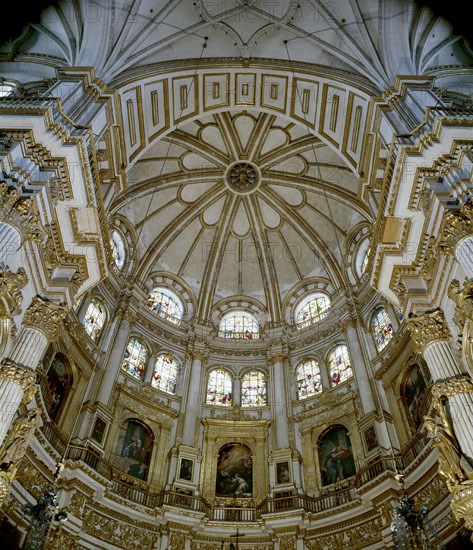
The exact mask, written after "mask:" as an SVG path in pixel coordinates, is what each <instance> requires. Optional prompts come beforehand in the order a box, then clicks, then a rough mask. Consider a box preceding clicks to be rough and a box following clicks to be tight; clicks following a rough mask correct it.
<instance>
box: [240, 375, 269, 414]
mask: <svg viewBox="0 0 473 550" xmlns="http://www.w3.org/2000/svg"><path fill="white" fill-rule="evenodd" d="M267 402H268V398H267V394H266V376H265V375H264V374H263V373H262V372H260V371H257V370H254V371H251V372H247V373H246V374H245V375H244V376H243V380H242V381H241V406H242V407H258V406H260V405H266V403H267Z"/></svg>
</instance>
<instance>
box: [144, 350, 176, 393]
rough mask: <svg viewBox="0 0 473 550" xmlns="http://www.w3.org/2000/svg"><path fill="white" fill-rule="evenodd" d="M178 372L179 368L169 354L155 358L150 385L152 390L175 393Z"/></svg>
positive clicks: (162, 354)
mask: <svg viewBox="0 0 473 550" xmlns="http://www.w3.org/2000/svg"><path fill="white" fill-rule="evenodd" d="M178 372H179V367H178V365H177V362H176V360H175V359H174V357H173V356H172V355H170V354H166V353H161V354H160V355H158V357H157V358H156V364H155V367H154V373H153V379H152V380H151V385H152V386H153V388H157V389H158V390H161V391H164V392H166V393H176V385H177V375H178Z"/></svg>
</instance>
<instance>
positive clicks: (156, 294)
mask: <svg viewBox="0 0 473 550" xmlns="http://www.w3.org/2000/svg"><path fill="white" fill-rule="evenodd" d="M146 305H147V307H148V308H149V309H150V310H151V311H152V312H153V313H156V315H159V316H160V317H162V318H163V319H166V320H168V321H170V322H171V323H175V324H178V323H179V321H180V320H181V319H182V314H183V307H182V304H181V302H180V300H179V298H178V297H177V296H176V295H175V294H174V293H173V292H171V291H170V290H169V289H167V288H161V287H157V288H154V289H153V290H152V291H151V292H150V293H149V294H148V298H147V300H146Z"/></svg>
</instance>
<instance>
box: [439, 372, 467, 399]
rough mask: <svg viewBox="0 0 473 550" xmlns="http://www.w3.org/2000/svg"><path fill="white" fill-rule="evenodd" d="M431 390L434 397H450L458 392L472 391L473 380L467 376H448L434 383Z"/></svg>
mask: <svg viewBox="0 0 473 550" xmlns="http://www.w3.org/2000/svg"><path fill="white" fill-rule="evenodd" d="M431 392H432V397H433V398H434V399H441V398H442V397H447V398H450V397H452V396H454V395H458V394H459V393H473V382H472V381H471V380H470V378H468V377H467V376H461V377H455V378H449V379H448V380H443V381H442V382H437V383H436V384H434V385H433V386H432V389H431Z"/></svg>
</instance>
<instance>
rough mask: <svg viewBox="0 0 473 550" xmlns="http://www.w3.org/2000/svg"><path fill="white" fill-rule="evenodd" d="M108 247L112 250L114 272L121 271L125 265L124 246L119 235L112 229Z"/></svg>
mask: <svg viewBox="0 0 473 550" xmlns="http://www.w3.org/2000/svg"><path fill="white" fill-rule="evenodd" d="M110 246H111V248H112V262H113V267H114V268H115V270H116V271H121V270H122V269H123V266H124V265H125V259H126V254H125V244H124V242H123V239H122V236H121V235H120V233H119V232H118V231H117V230H116V229H114V230H113V232H112V238H111V239H110Z"/></svg>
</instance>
